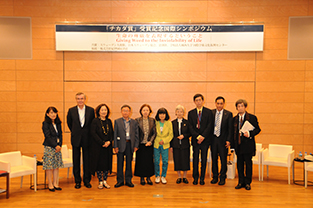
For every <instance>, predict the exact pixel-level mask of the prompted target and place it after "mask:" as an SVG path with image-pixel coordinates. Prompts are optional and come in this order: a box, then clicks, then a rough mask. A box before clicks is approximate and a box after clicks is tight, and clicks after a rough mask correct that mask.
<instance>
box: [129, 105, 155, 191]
mask: <svg viewBox="0 0 313 208" xmlns="http://www.w3.org/2000/svg"><path fill="white" fill-rule="evenodd" d="M139 113H140V115H141V117H139V118H136V121H137V122H138V126H139V127H138V128H139V142H140V143H139V149H138V150H137V151H136V164H135V173H134V175H135V176H139V177H140V184H141V185H145V183H146V182H145V177H146V181H147V184H149V185H152V181H151V179H150V177H151V176H153V175H154V164H153V141H154V139H155V136H156V130H155V120H154V119H153V118H150V117H149V116H150V114H151V113H152V110H151V107H150V105H148V104H143V105H142V106H141V108H140V110H139Z"/></svg>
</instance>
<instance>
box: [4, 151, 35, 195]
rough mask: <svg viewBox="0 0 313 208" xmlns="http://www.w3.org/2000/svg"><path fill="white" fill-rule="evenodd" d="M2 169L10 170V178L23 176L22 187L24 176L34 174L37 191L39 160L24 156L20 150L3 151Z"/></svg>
mask: <svg viewBox="0 0 313 208" xmlns="http://www.w3.org/2000/svg"><path fill="white" fill-rule="evenodd" d="M0 170H4V171H6V172H8V173H9V174H10V178H16V177H21V187H22V185H23V176H25V175H34V181H35V182H34V190H35V192H36V191H37V184H36V181H37V180H36V178H37V173H36V171H37V161H36V159H35V158H32V157H28V156H24V155H22V154H21V152H20V151H14V152H6V153H1V154H0Z"/></svg>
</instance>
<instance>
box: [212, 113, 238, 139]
mask: <svg viewBox="0 0 313 208" xmlns="http://www.w3.org/2000/svg"><path fill="white" fill-rule="evenodd" d="M216 111H217V110H216V109H214V110H212V115H213V119H214V125H213V130H212V133H213V134H212V135H213V136H214V128H215V115H216ZM233 128H234V125H233V113H232V112H230V111H228V110H225V109H224V110H223V116H222V121H221V129H220V136H219V140H221V141H222V143H223V144H225V143H226V141H228V142H230V143H232V142H233V141H232V140H233V135H234V134H233Z"/></svg>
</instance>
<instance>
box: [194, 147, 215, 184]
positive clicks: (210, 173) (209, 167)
mask: <svg viewBox="0 0 313 208" xmlns="http://www.w3.org/2000/svg"><path fill="white" fill-rule="evenodd" d="M192 161H193V151H192V145H190V162H192ZM199 162H201V156H200V154H199ZM207 163H208V167H207V169H208V170H207V172H208V173H209V177H210V178H211V176H212V155H211V151H210V149H208V159H207Z"/></svg>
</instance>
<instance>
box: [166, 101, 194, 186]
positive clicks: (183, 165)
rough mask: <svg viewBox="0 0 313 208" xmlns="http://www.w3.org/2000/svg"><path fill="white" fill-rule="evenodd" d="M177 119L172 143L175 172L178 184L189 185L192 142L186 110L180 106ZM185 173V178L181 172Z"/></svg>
mask: <svg viewBox="0 0 313 208" xmlns="http://www.w3.org/2000/svg"><path fill="white" fill-rule="evenodd" d="M175 114H176V116H177V118H176V119H175V120H173V121H172V124H173V134H174V138H173V139H172V141H171V149H172V151H173V159H174V170H175V171H177V174H178V179H177V180H176V183H177V184H179V183H181V182H183V183H186V184H187V183H188V180H187V171H188V170H190V142H189V137H190V136H191V134H190V132H189V123H188V121H187V120H186V119H184V114H185V108H184V107H183V106H181V105H178V106H177V107H176V109H175ZM180 171H183V178H182V177H181V172H180Z"/></svg>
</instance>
